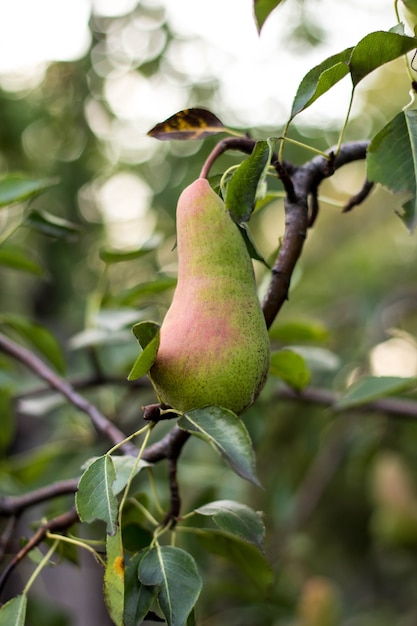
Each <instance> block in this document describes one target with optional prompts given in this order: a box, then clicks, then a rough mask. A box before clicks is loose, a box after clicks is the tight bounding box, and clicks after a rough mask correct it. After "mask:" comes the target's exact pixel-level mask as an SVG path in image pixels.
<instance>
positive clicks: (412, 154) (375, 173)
mask: <svg viewBox="0 0 417 626" xmlns="http://www.w3.org/2000/svg"><path fill="white" fill-rule="evenodd" d="M366 163H367V170H368V178H369V180H371V181H373V182H377V183H380V184H381V185H383V186H384V187H387V188H388V189H389V190H390V191H392V192H393V193H404V194H406V196H407V197H406V200H405V201H404V204H403V208H404V214H403V215H401V216H400V217H401V219H402V220H403V222H404V224H405V226H406V227H407V228H408V229H409V230H410V231H412V230H413V229H414V228H415V226H416V224H417V194H416V179H417V111H402V112H401V113H399V114H398V115H397V116H396V117H395V118H394V119H393V120H391V121H390V122H388V124H387V125H386V126H385V127H384V128H383V129H382V130H380V131H379V133H378V134H377V135H375V137H374V138H373V139H372V141H371V143H370V145H369V147H368V154H367V159H366Z"/></svg>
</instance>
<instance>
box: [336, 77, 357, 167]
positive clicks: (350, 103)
mask: <svg viewBox="0 0 417 626" xmlns="http://www.w3.org/2000/svg"><path fill="white" fill-rule="evenodd" d="M354 95H355V87H353V88H352V92H351V94H350V100H349V105H348V110H347V113H346V117H345V121H344V122H343V126H342V130H341V131H340V135H339V141H338V142H337V146H336V150H335V155H338V154H339V152H340V148H341V146H342V142H343V137H344V134H345V131H346V127H347V125H348V121H349V117H350V113H351V111H352V105H353V97H354Z"/></svg>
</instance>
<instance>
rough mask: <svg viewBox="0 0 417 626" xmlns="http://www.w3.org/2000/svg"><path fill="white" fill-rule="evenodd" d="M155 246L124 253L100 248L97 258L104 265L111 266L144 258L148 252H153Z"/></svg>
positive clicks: (148, 245)
mask: <svg viewBox="0 0 417 626" xmlns="http://www.w3.org/2000/svg"><path fill="white" fill-rule="evenodd" d="M156 248H157V246H156V245H155V244H153V243H150V244H147V245H144V246H142V247H141V248H137V249H136V250H128V251H127V252H124V251H122V250H111V249H110V248H101V250H100V251H99V256H100V259H101V260H102V261H104V263H106V264H107V265H111V264H113V263H122V262H124V261H133V260H134V259H140V258H141V257H143V256H145V254H149V252H154V251H155V250H156Z"/></svg>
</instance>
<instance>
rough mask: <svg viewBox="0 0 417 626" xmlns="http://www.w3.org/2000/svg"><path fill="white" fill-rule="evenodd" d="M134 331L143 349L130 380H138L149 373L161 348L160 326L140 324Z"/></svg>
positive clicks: (131, 372)
mask: <svg viewBox="0 0 417 626" xmlns="http://www.w3.org/2000/svg"><path fill="white" fill-rule="evenodd" d="M132 330H133V333H134V335H135V337H136V339H137V340H138V342H139V345H140V347H141V348H142V352H141V353H140V354H139V356H138V358H137V359H136V361H135V363H134V365H133V367H132V369H131V370H130V373H129V376H128V380H136V379H137V378H141V377H142V376H144V375H145V374H147V372H149V370H150V369H151V367H152V365H153V362H154V361H155V357H156V355H157V352H158V348H159V332H160V331H159V324H156V323H155V322H139V324H135V325H134V326H133V329H132Z"/></svg>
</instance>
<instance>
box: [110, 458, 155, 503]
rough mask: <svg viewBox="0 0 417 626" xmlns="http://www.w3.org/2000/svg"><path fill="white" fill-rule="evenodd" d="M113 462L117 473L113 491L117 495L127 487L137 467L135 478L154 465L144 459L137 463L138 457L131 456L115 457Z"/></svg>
mask: <svg viewBox="0 0 417 626" xmlns="http://www.w3.org/2000/svg"><path fill="white" fill-rule="evenodd" d="M112 461H113V466H114V469H115V472H116V480H115V481H114V483H113V484H112V491H113V493H114V494H115V495H117V494H118V493H120V492H121V491H123V489H124V488H125V487H126V485H127V483H128V481H129V479H130V476H131V474H132V471H133V468H134V467H135V465H136V468H135V476H137V475H138V474H139V473H140V472H141V471H142V470H143V468H144V467H150V466H151V465H152V464H151V463H148V462H147V461H144V460H143V459H141V460H140V461H139V463H137V462H136V457H134V456H131V455H124V456H113V457H112Z"/></svg>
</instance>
